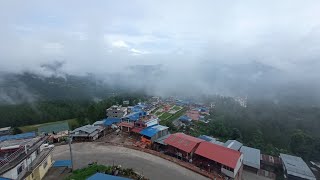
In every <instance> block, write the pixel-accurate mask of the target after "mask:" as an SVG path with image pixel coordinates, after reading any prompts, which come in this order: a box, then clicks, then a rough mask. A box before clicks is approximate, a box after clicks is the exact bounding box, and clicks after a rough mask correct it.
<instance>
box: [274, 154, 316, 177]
mask: <svg viewBox="0 0 320 180" xmlns="http://www.w3.org/2000/svg"><path fill="white" fill-rule="evenodd" d="M280 158H281V160H282V162H283V164H284V166H285V168H286V170H287V174H290V175H292V176H296V177H300V178H305V179H310V180H316V177H315V176H314V175H313V173H312V172H311V170H310V168H309V167H308V165H307V164H306V163H305V162H304V161H303V159H302V158H301V157H297V156H292V155H288V154H282V153H281V154H280Z"/></svg>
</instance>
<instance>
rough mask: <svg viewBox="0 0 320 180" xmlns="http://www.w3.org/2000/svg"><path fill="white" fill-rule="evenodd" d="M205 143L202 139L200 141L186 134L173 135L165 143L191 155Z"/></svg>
mask: <svg viewBox="0 0 320 180" xmlns="http://www.w3.org/2000/svg"><path fill="white" fill-rule="evenodd" d="M203 141H204V140H202V139H198V138H195V137H192V136H189V135H186V134H184V133H175V134H171V135H170V136H169V137H168V138H167V139H166V140H165V141H164V143H166V144H168V145H170V146H173V147H175V148H178V149H180V150H182V151H185V152H187V153H190V152H191V151H192V150H193V149H194V148H195V147H196V146H197V145H198V144H199V143H200V142H203Z"/></svg>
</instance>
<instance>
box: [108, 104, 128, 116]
mask: <svg viewBox="0 0 320 180" xmlns="http://www.w3.org/2000/svg"><path fill="white" fill-rule="evenodd" d="M106 113H107V114H106V115H107V117H110V118H122V117H124V116H125V115H127V108H126V107H122V106H116V105H114V106H111V107H110V108H108V109H107V110H106Z"/></svg>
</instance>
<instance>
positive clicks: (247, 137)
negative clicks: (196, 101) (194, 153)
mask: <svg viewBox="0 0 320 180" xmlns="http://www.w3.org/2000/svg"><path fill="white" fill-rule="evenodd" d="M214 102H215V107H214V108H213V109H212V111H211V115H210V116H208V117H207V119H208V120H210V121H209V123H208V124H205V123H201V122H199V123H196V124H194V127H191V128H187V132H188V133H190V134H192V135H194V136H198V135H201V134H207V135H212V136H214V137H218V138H219V139H220V140H222V141H225V140H228V139H236V140H239V141H240V142H242V143H244V144H245V145H248V146H251V147H256V148H258V149H261V150H262V152H264V153H267V154H272V155H278V154H279V153H280V152H284V153H291V154H295V155H298V156H301V157H303V158H304V159H306V160H317V161H319V160H320V133H319V131H318V129H319V127H320V108H319V107H306V106H304V107H299V106H297V105H292V106H289V105H280V104H275V103H271V102H262V101H252V102H250V101H249V102H248V106H247V108H244V107H242V106H240V105H239V103H237V102H236V101H234V100H233V98H227V97H219V98H216V99H215V101H214Z"/></svg>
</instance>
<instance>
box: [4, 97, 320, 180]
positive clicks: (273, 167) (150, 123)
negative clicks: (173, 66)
mask: <svg viewBox="0 0 320 180" xmlns="http://www.w3.org/2000/svg"><path fill="white" fill-rule="evenodd" d="M171 101H173V102H174V100H171ZM159 102H160V101H159V99H158V98H156V97H153V98H152V103H153V104H152V103H151V104H137V105H135V106H128V107H122V106H116V105H114V106H111V107H110V108H108V109H106V116H107V117H106V118H105V119H103V120H100V121H96V122H95V123H93V124H92V125H85V126H82V127H79V128H76V129H74V130H73V131H69V126H68V123H60V124H52V125H48V126H44V127H40V128H39V129H38V134H39V135H38V136H37V135H36V133H34V132H31V133H24V134H18V135H11V133H12V130H11V128H10V127H8V128H1V129H0V179H1V178H8V179H27V180H41V179H42V178H43V177H44V175H45V174H46V172H47V171H48V169H49V168H50V167H51V166H52V164H53V161H52V150H53V146H50V145H48V144H47V143H48V142H50V143H59V142H60V141H62V139H65V138H68V137H71V138H72V139H73V141H95V140H97V139H98V138H100V137H102V136H106V134H109V133H110V132H114V131H117V132H123V133H127V134H130V136H131V137H132V138H134V139H136V140H137V142H136V143H135V144H134V145H136V146H139V147H143V148H145V147H148V148H151V149H154V150H157V151H160V152H163V153H165V154H167V155H170V156H173V157H176V158H178V159H181V160H184V161H187V162H189V163H192V164H193V165H195V166H197V167H199V168H201V169H203V170H205V171H208V172H211V173H214V174H218V175H219V176H220V177H221V178H225V179H236V180H240V179H242V174H243V170H246V171H250V172H252V173H254V174H257V175H263V176H265V177H268V178H271V179H275V172H276V171H277V169H279V168H280V169H283V172H284V177H285V179H308V180H316V178H315V176H314V175H313V173H312V171H311V170H310V168H309V167H308V165H307V164H306V163H305V162H304V161H303V160H302V158H300V157H296V156H292V155H287V154H280V156H279V157H274V156H269V155H265V154H261V152H260V150H259V149H255V148H252V147H248V146H245V145H243V144H242V143H241V142H238V141H236V140H228V141H226V142H221V141H219V140H218V139H216V138H213V137H210V136H206V135H201V136H199V137H193V136H190V135H187V134H184V133H174V134H170V132H169V128H168V127H167V126H163V125H160V124H159V121H160V119H159V118H158V117H157V116H155V115H153V114H151V113H150V112H151V111H152V110H153V109H154V107H156V106H157V105H158V103H159ZM175 103H176V104H183V105H186V104H187V103H186V102H184V101H175ZM187 105H188V104H187ZM190 109H191V110H189V111H187V112H186V114H185V115H183V116H181V117H180V118H178V120H179V121H180V122H182V123H185V124H187V123H190V122H192V121H199V120H201V119H202V118H201V117H202V116H205V115H208V114H209V109H208V108H206V107H204V106H203V105H199V106H198V107H195V106H192V108H190ZM98 176H99V177H100V176H101V177H102V175H101V174H98V175H96V176H93V177H91V178H92V179H95V178H98ZM103 176H107V175H103Z"/></svg>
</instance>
